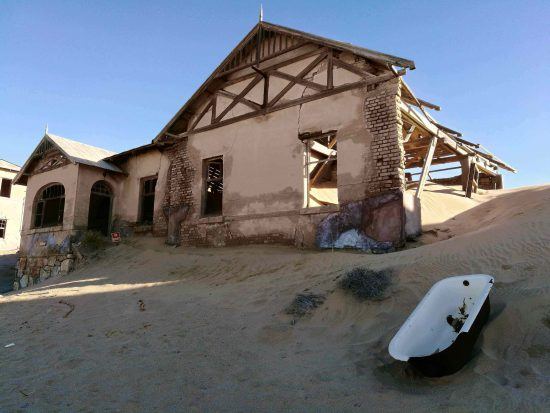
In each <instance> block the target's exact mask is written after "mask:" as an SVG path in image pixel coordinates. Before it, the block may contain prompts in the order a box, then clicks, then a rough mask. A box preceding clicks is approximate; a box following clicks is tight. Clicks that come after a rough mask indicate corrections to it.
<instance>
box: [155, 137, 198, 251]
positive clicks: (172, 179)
mask: <svg viewBox="0 0 550 413" xmlns="http://www.w3.org/2000/svg"><path fill="white" fill-rule="evenodd" d="M165 154H166V155H167V156H168V159H169V160H170V166H169V168H168V176H167V179H166V189H165V193H164V201H163V203H162V206H163V208H164V207H179V206H180V205H184V204H186V205H189V207H190V212H189V214H191V213H192V212H193V210H194V205H193V188H192V184H193V179H194V177H195V172H196V171H195V168H194V167H193V165H192V163H191V161H190V159H189V153H188V150H187V138H183V139H182V140H181V141H180V142H178V143H176V144H174V145H173V146H171V147H169V148H168V149H166V150H165ZM163 208H161V209H160V210H158V211H155V216H154V225H153V232H154V233H155V235H166V233H167V228H168V222H167V219H166V217H165V215H164V212H163V210H162V209H163ZM186 225H187V224H185V223H184V224H183V225H182V227H183V228H182V243H184V244H185V245H188V244H189V241H190V240H191V239H192V238H193V236H194V234H195V233H196V231H193V230H192V229H190V228H187V227H186Z"/></svg>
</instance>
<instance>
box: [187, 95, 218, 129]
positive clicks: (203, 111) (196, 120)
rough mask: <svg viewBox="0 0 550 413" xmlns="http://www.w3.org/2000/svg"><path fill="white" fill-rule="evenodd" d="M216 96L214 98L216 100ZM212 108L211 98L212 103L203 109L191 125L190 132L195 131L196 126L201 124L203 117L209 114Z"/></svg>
mask: <svg viewBox="0 0 550 413" xmlns="http://www.w3.org/2000/svg"><path fill="white" fill-rule="evenodd" d="M215 98H216V97H215V96H214V100H215ZM211 107H212V98H210V102H208V104H207V105H206V106H205V107H204V108H203V110H201V112H200V113H199V115H198V116H197V118H196V119H195V120H194V121H193V124H192V125H191V127H190V128H189V129H190V130H193V129H195V126H197V123H199V122H200V121H201V119H202V117H203V116H204V115H205V114H206V112H208V110H209V109H210V108H211Z"/></svg>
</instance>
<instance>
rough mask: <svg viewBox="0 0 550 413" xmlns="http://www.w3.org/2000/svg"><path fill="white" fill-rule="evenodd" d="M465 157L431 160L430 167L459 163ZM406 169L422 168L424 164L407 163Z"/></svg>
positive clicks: (456, 156) (457, 156)
mask: <svg viewBox="0 0 550 413" xmlns="http://www.w3.org/2000/svg"><path fill="white" fill-rule="evenodd" d="M464 158H465V157H464V156H462V155H455V156H447V157H444V158H435V159H433V160H432V165H441V164H444V163H451V162H459V161H460V160H461V159H464ZM406 166H407V168H422V167H423V166H424V162H423V161H421V162H414V163H409V164H407V165H406Z"/></svg>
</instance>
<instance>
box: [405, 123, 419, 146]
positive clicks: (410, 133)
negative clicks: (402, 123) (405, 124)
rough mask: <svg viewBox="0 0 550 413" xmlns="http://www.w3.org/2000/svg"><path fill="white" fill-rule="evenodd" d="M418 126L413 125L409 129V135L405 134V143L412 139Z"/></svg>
mask: <svg viewBox="0 0 550 413" xmlns="http://www.w3.org/2000/svg"><path fill="white" fill-rule="evenodd" d="M415 128H416V126H415V125H412V126H411V127H410V128H409V130H408V131H407V135H406V136H405V139H403V143H406V142H408V141H409V139H411V136H412V134H413V132H414V130H415Z"/></svg>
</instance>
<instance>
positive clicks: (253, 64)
mask: <svg viewBox="0 0 550 413" xmlns="http://www.w3.org/2000/svg"><path fill="white" fill-rule="evenodd" d="M308 44H310V43H309V42H301V43H297V44H295V45H293V46H290V47H288V48H286V49H284V50H281V51H279V52H277V53H273V54H272V55H270V56H267V57H262V58H260V61H259V62H258V61H256V58H254V59H252V62H249V63H246V64H243V65H240V66H237V67H234V68H232V69H229V70H226V71H224V72H220V73H218V74H216V78H223V77H224V76H228V75H230V74H232V73H235V72H239V71H241V70H245V69H248V68H250V67H252V66H256V67H258V65H261V64H262V63H265V62H267V61H268V60H272V59H274V58H276V57H279V56H281V55H283V54H285V53H288V52H291V51H293V50H296V49H299V48H301V47H303V46H306V45H308ZM317 50H319V49H317Z"/></svg>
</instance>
